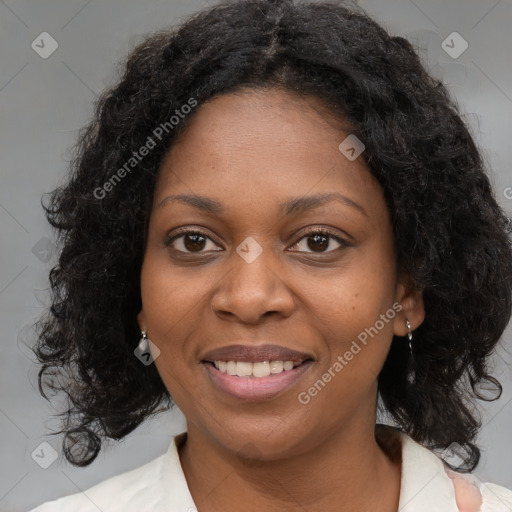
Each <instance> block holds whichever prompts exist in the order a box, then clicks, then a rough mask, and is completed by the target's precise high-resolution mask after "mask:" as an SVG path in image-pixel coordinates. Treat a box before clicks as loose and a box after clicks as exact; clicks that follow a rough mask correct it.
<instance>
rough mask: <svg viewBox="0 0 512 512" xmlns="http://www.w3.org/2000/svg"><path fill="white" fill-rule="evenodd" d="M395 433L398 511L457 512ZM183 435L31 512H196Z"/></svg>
mask: <svg viewBox="0 0 512 512" xmlns="http://www.w3.org/2000/svg"><path fill="white" fill-rule="evenodd" d="M395 432H396V434H398V437H399V439H400V442H401V448H402V476H401V486H400V501H399V512H459V509H458V507H457V504H456V500H455V491H454V486H453V482H452V480H451V479H450V478H449V476H448V475H447V474H446V472H445V469H444V467H445V466H444V463H443V462H442V460H441V459H440V458H439V457H438V456H437V455H436V454H435V453H433V452H431V451H430V450H428V449H427V448H425V447H424V446H422V445H420V444H418V443H416V442H415V441H414V440H413V439H412V438H410V437H409V436H407V435H406V434H404V433H403V432H399V431H398V430H396V429H395ZM396 434H395V435H396ZM185 436H186V432H183V433H181V434H179V435H177V436H176V437H174V438H173V440H172V442H171V444H170V446H169V449H168V450H167V453H165V454H163V455H160V456H159V457H157V458H156V459H154V460H153V461H151V462H149V463H147V464H145V465H143V466H140V467H139V468H136V469H134V470H132V471H128V472H126V473H123V474H121V475H118V476H114V477H112V478H109V479H108V480H105V481H104V482H101V483H99V484H97V485H95V486H93V487H91V488H90V489H88V490H86V491H85V492H82V493H77V494H72V495H70V496H67V497H64V498H59V499H57V500H54V501H49V502H46V503H44V504H42V505H40V506H39V507H37V508H35V509H33V510H32V511H31V512H196V510H197V509H196V507H195V504H194V500H193V499H192V496H191V494H190V491H189V489H188V486H187V481H186V479H185V475H184V474H183V470H182V468H181V463H180V459H179V455H178V447H179V446H181V444H182V443H183V441H184V440H185V438H186V437H185ZM462 476H464V478H467V476H466V475H462ZM479 488H480V492H481V494H482V500H483V504H482V507H481V509H480V511H481V512H512V491H511V490H509V489H506V488H505V487H501V486H499V485H495V484H491V483H485V484H481V485H480V486H479Z"/></svg>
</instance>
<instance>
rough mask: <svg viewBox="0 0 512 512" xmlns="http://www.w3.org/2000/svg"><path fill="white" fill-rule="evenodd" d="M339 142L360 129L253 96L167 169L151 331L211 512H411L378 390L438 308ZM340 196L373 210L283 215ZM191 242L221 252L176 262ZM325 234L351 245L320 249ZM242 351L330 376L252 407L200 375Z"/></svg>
mask: <svg viewBox="0 0 512 512" xmlns="http://www.w3.org/2000/svg"><path fill="white" fill-rule="evenodd" d="M340 121H343V120H340ZM340 126H346V127H348V124H347V123H345V124H344V125H343V123H335V122H334V121H333V120H332V119H329V116H326V114H325V109H324V106H323V104H322V102H321V100H319V99H317V98H314V97H301V98H299V97H296V96H294V95H293V94H292V93H290V92H286V91H283V90H279V89H270V90H266V91H261V90H259V91H256V90H250V89H249V90H242V91H239V92H237V93H230V94H227V95H222V96H216V97H214V98H213V99H212V100H210V101H209V102H208V103H206V104H203V105H202V106H200V107H198V109H197V110H196V112H195V114H194V117H193V118H192V119H191V123H190V125H189V126H188V127H187V130H186V131H185V132H184V133H183V134H182V135H181V136H180V138H179V139H178V140H177V141H176V143H175V144H174V145H173V146H172V148H171V149H170V151H169V152H168V154H167V155H166V158H165V159H164V161H163V163H162V166H161V170H160V174H159V177H158V180H157V184H156V188H155V195H154V202H153V210H152V212H151V217H150V221H149V228H148V240H147V247H146V252H145V257H144V262H143V267H142V272H141V288H142V304H143V308H142V310H141V312H140V313H139V316H138V322H139V327H140V328H141V329H144V330H147V334H148V338H149V339H150V340H151V341H152V342H153V343H154V344H155V345H157V346H158V348H159V349H160V351H161V353H160V356H159V357H158V358H157V359H156V360H155V364H156V366H157V369H158V371H159V374H160V375H161V377H162V379H163V381H164V383H165V385H166V387H167V389H168V390H169V392H170V394H171V396H172V397H173V399H174V401H175V402H176V403H177V405H178V407H179V408H180V409H181V411H182V412H183V414H184V415H185V418H186V421H187V431H188V437H187V441H186V443H185V444H184V445H183V446H182V447H181V448H180V450H179V453H180V460H181V464H182V467H183V471H184V474H185V476H186V479H187V483H188V486H189V489H190V492H191V494H192V497H193V498H194V501H195V503H196V504H197V507H198V510H199V511H200V512H204V511H226V510H247V511H253V510H254V511H256V510H258V511H259V510H268V511H280V512H282V511H288V510H290V511H292V510H293V511H296V510H307V511H323V512H325V511H340V510H346V511H355V510H357V511H363V512H364V511H372V512H373V511H375V510H379V511H383V512H395V511H396V510H397V509H398V501H399V494H400V469H401V468H400V462H393V461H392V460H391V459H390V457H389V456H388V455H387V454H386V453H385V452H384V451H383V450H382V449H381V448H380V446H379V444H377V441H376V439H375V421H376V404H377V376H378V373H379V371H380V369H381V368H382V365H383V364H384V361H385V359H386V356H387V353H388V351H389V348H390V345H391V341H392V338H393V334H395V335H399V336H405V335H406V334H407V328H406V325H405V320H406V318H407V319H408V320H409V321H410V323H411V326H412V329H413V330H414V329H415V328H417V327H418V326H419V325H420V324H421V322H422V321H423V319H424V314H425V313H424V306H423V301H422V297H421V292H420V291H418V290H416V289H414V288H413V287H411V286H410V285H409V284H408V282H407V281H406V280H405V279H404V280H399V279H398V275H397V269H396V255H395V253H394V248H393V232H392V228H391V224H390V216H389V213H388V210H387V207H386V202H385V199H384V195H383V191H382V189H381V187H380V185H379V184H378V182H377V181H376V180H375V178H374V177H373V176H372V175H371V174H370V172H369V170H368V167H367V166H366V164H365V161H364V159H363V156H360V157H358V158H357V159H356V160H354V161H349V160H348V159H347V158H346V157H345V156H344V155H343V154H342V153H341V152H340V151H339V150H338V145H339V144H340V142H341V141H343V140H344V139H345V138H346V137H347V135H348V134H349V133H350V131H349V129H346V130H342V129H341V128H340ZM333 191H334V192H339V193H341V194H343V196H345V197H348V198H349V199H350V200H351V201H353V202H355V203H357V204H358V205H359V206H360V208H356V207H354V206H351V205H349V204H342V203H341V202H330V203H326V204H324V205H323V206H321V207H317V208H315V209H313V210H310V211H305V212H299V213H294V214H292V215H289V216H280V214H279V210H278V208H279V205H280V204H281V203H282V202H284V201H286V200H287V199H289V198H291V197H298V196H300V197H302V196H309V195H313V194H318V193H331V192H333ZM180 193H184V194H191V193H194V194H200V195H204V196H208V197H211V198H213V199H215V200H217V201H219V202H220V203H222V205H223V206H224V207H225V212H224V213H220V214H211V213H205V212H202V211H200V210H199V209H196V208H194V207H192V206H191V205H187V204H185V203H182V202H178V201H172V202H171V201H168V202H166V203H164V205H163V206H162V205H160V203H161V202H162V201H163V200H164V199H165V198H166V197H167V196H169V195H171V194H180ZM183 226H187V228H191V229H200V230H201V231H203V232H204V233H205V235H206V237H208V238H206V239H204V240H202V242H203V243H202V244H199V246H194V245H193V243H191V240H190V237H187V236H181V237H178V238H177V239H175V240H174V241H173V242H172V243H171V244H170V245H166V240H167V238H168V236H169V235H170V236H171V237H172V236H173V235H174V234H176V230H177V228H179V227H183ZM316 226H322V227H324V228H327V229H330V230H331V231H333V233H334V235H335V236H339V237H340V238H341V239H342V240H344V241H345V242H348V244H350V245H346V244H344V245H341V244H340V243H339V242H337V241H336V240H335V239H333V238H327V239H323V240H321V241H320V242H317V243H316V244H315V240H314V239H312V238H311V236H309V235H308V233H309V232H310V229H311V228H314V227H316ZM181 234H182V233H181ZM182 235H183V234H182ZM247 237H252V238H254V239H255V240H256V241H257V242H258V244H259V245H260V246H261V248H262V249H263V252H262V253H261V254H260V255H259V256H258V257H257V258H256V260H255V261H253V262H252V263H250V264H249V263H247V262H246V261H245V260H244V259H243V258H241V257H240V256H239V255H238V253H237V252H236V248H237V247H238V246H239V245H240V244H241V243H242V242H243V241H244V240H245V239H246V238H247ZM192 242H193V240H192ZM308 242H309V243H308ZM194 247H197V248H196V249H194ZM180 251H182V252H180ZM394 303H399V304H400V305H401V306H402V308H403V309H402V310H401V311H400V312H398V313H397V314H396V316H395V318H394V319H393V320H390V321H389V322H388V323H385V325H384V328H382V329H381V330H380V331H379V332H378V335H376V336H374V337H373V338H369V342H368V344H367V345H366V346H364V348H363V349H362V350H361V351H360V352H359V353H358V354H357V355H356V356H354V358H353V359H352V361H350V362H349V363H348V364H347V365H346V366H345V367H344V368H343V370H342V371H341V372H339V373H337V374H336V377H334V378H332V380H331V381H330V382H329V383H328V384H327V385H326V386H325V387H324V388H323V389H322V390H321V392H319V393H318V394H317V395H316V396H315V397H313V398H312V399H311V401H310V402H309V403H308V404H306V405H303V404H301V403H300V402H299V401H298V399H297V397H298V394H299V393H300V392H301V391H307V390H308V388H309V387H310V386H311V385H312V384H313V383H314V382H316V381H317V380H318V379H320V378H321V377H322V374H324V373H325V372H327V371H328V369H329V368H330V367H332V365H333V363H334V362H335V361H336V359H337V357H338V356H340V355H343V354H344V353H345V352H346V351H347V350H348V349H349V347H350V344H351V342H352V340H356V339H357V336H358V334H360V333H361V332H363V331H364V330H365V328H368V327H370V326H373V325H374V324H375V322H376V321H377V320H378V319H379V316H380V315H381V314H385V313H386V311H387V310H389V309H392V305H393V304H394ZM239 340H243V342H244V343H246V344H255V345H257V344H263V343H276V344H280V345H283V346H285V347H289V348H292V349H294V350H299V351H304V352H307V353H310V354H312V355H313V358H314V363H313V364H312V365H311V367H310V368H309V369H308V371H307V372H305V373H304V374H303V375H302V376H301V378H300V379H299V380H298V381H297V382H296V383H295V384H294V385H293V386H292V387H290V388H289V389H287V390H286V391H285V392H284V393H282V394H280V395H278V396H277V397H275V398H274V399H270V400H262V401H259V402H254V401H252V402H242V401H240V400H237V399H235V398H232V397H230V396H228V395H226V394H224V393H223V392H221V391H220V390H218V389H217V388H216V387H215V386H214V385H213V384H212V382H211V380H210V377H209V374H208V372H207V371H206V368H205V366H204V365H203V364H201V360H200V359H201V357H200V356H201V354H204V353H205V352H206V351H208V350H211V349H214V348H220V347H222V346H225V345H230V344H234V343H237V342H238V341H239ZM369 483H370V484H369ZM227 504H229V508H227Z"/></svg>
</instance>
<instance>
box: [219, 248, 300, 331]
mask: <svg viewBox="0 0 512 512" xmlns="http://www.w3.org/2000/svg"><path fill="white" fill-rule="evenodd" d="M248 261H250V259H249V260H248ZM248 261H246V260H245V259H244V258H243V257H241V256H240V255H239V254H238V253H237V252H235V251H233V255H232V257H231V258H230V261H229V262H227V265H229V269H228V271H227V272H226V274H225V276H224V277H223V279H221V280H220V283H219V284H218V287H217V289H216V290H215V292H214V294H213V296H212V300H211V308H212V311H213V312H214V313H215V314H216V315H217V316H219V317H222V319H224V320H226V319H232V320H237V321H239V322H243V323H247V324H257V323H259V322H261V321H262V319H263V318H265V317H268V316H271V315H275V316H276V317H277V316H281V317H283V318H287V317H288V316H290V315H291V314H292V312H293V309H294V307H295V302H294V298H293V293H292V291H291V289H290V286H289V283H287V282H286V281H285V278H282V277H280V275H279V270H280V269H281V271H282V268H281V267H280V265H281V263H280V262H278V261H277V258H276V256H275V254H274V253H273V251H272V250H270V249H265V250H263V252H261V254H259V256H258V257H257V258H256V259H254V260H253V261H251V262H250V263H249V262H248ZM281 274H282V275H283V274H284V273H283V272H281ZM287 274H289V273H287Z"/></svg>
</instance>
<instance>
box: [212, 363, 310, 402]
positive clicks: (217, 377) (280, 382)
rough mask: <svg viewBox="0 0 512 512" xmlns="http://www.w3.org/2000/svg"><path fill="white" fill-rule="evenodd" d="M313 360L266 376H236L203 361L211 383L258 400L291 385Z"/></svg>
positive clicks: (242, 398) (233, 395)
mask: <svg viewBox="0 0 512 512" xmlns="http://www.w3.org/2000/svg"><path fill="white" fill-rule="evenodd" d="M312 363H313V361H305V362H304V363H302V364H301V365H299V366H297V367H295V368H294V369H293V370H285V371H282V372H281V373H276V374H270V375H269V376H268V377H237V376H236V375H229V373H223V372H221V371H220V370H217V368H215V366H213V365H212V364H209V363H205V366H206V368H207V370H208V373H209V375H210V378H211V380H212V382H213V384H214V385H215V386H216V387H217V388H218V389H220V390H221V391H223V392H225V393H227V394H228V395H231V396H232V397H234V398H237V399H239V400H246V401H259V400H269V399H271V398H274V397H276V396H277V395H278V394H280V393H282V392H283V391H285V390H286V389H288V388H290V387H291V386H293V385H294V384H295V383H296V382H297V380H299V379H300V377H301V376H302V375H303V374H304V372H306V371H307V370H308V369H309V368H310V367H311V364H312Z"/></svg>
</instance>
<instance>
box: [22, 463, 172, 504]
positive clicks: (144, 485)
mask: <svg viewBox="0 0 512 512" xmlns="http://www.w3.org/2000/svg"><path fill="white" fill-rule="evenodd" d="M163 459H164V455H161V456H160V457H158V458H156V459H154V460H152V461H151V462H149V463H147V464H144V465H143V466H140V467H138V468H136V469H133V470H131V471H127V472H126V473H122V474H120V475H117V476H114V477H111V478H109V479H107V480H105V481H103V482H100V483H99V484H97V485H95V486H93V487H90V488H89V489H87V490H85V491H83V492H78V493H76V494H71V495H70V496H65V497H63V498H59V499H57V500H54V501H48V502H46V503H43V504H42V505H40V506H39V507H37V508H35V509H33V510H32V511H31V512H64V511H66V512H69V511H70V510H73V512H97V511H98V510H104V511H117V510H119V511H121V510H123V509H124V508H123V505H124V506H125V505H126V504H127V503H133V500H134V499H136V500H137V501H139V500H140V499H141V497H143V496H144V495H146V494H152V491H154V489H152V487H154V486H155V485H156V483H157V482H158V481H159V474H160V472H161V467H162V463H163ZM141 510H144V507H141Z"/></svg>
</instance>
